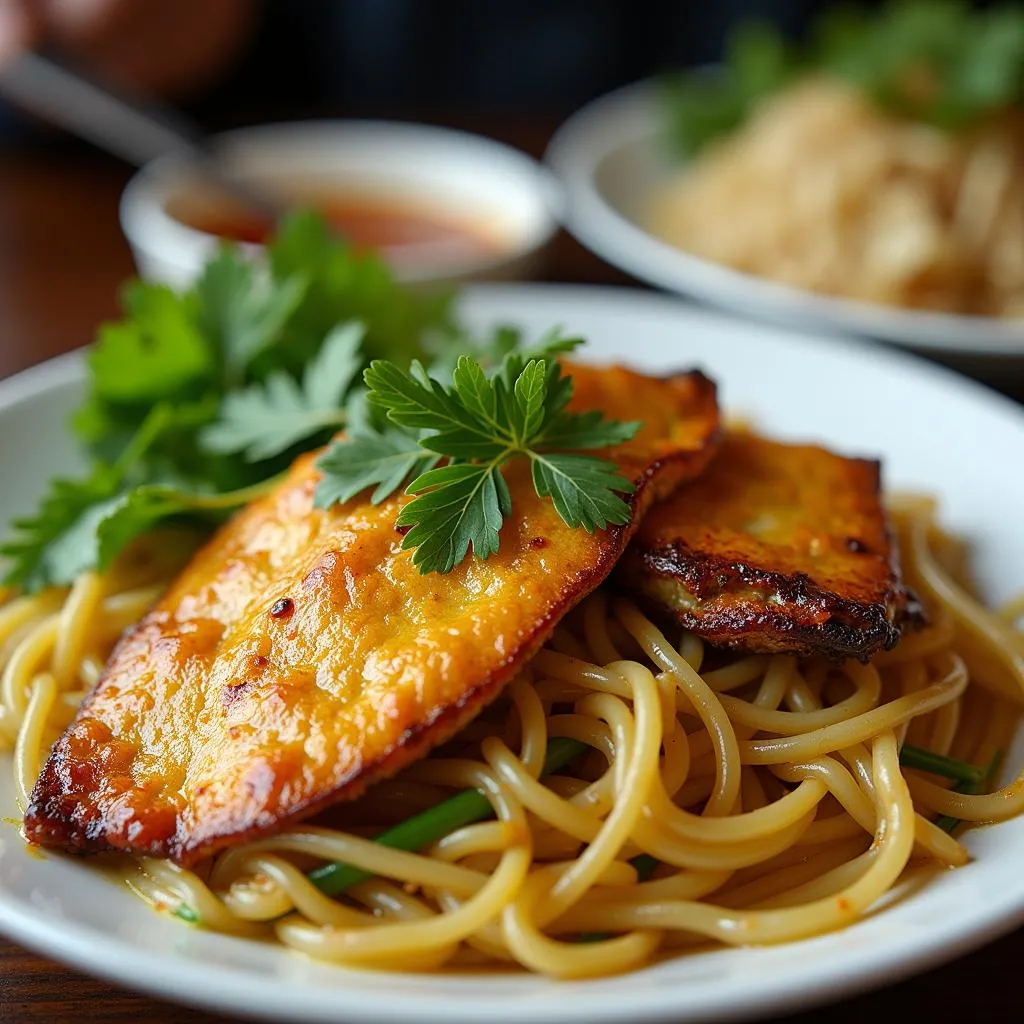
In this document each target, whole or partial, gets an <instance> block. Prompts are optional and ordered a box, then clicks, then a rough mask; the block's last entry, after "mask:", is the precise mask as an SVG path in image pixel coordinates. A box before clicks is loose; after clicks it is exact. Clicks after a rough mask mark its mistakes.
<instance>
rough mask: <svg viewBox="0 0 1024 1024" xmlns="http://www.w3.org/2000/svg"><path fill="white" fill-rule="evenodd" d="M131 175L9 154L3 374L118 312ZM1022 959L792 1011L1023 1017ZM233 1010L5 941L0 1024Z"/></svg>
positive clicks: (992, 948) (582, 263)
mask: <svg viewBox="0 0 1024 1024" xmlns="http://www.w3.org/2000/svg"><path fill="white" fill-rule="evenodd" d="M472 127H478V128H484V129H485V130H489V133H490V134H492V135H498V136H504V137H505V138H506V139H507V141H510V142H512V143H514V144H517V145H519V146H520V147H522V148H524V149H527V150H530V151H532V152H534V153H539V151H540V150H541V148H542V146H543V142H544V139H545V138H546V136H547V134H548V132H547V129H546V128H544V129H540V128H538V126H536V125H515V124H511V123H510V124H508V125H503V126H498V127H499V129H500V130H495V125H494V124H488V125H486V126H484V125H476V126H472ZM126 179H127V172H126V171H125V169H124V168H122V167H121V166H120V165H117V164H115V163H113V162H110V161H107V160H105V159H103V158H100V157H96V156H93V155H91V154H89V153H85V152H84V151H78V150H67V151H63V150H56V151H50V152H45V153H40V152H36V153H31V152H24V153H4V154H2V155H0V377H5V376H8V375H9V374H12V373H15V372H17V371H18V370H21V369H24V368H25V367H28V366H31V365H32V364H34V363H37V362H40V361H42V360H44V359H48V358H50V357H51V356H54V355H57V354H59V353H61V352H66V351H68V350H69V349H73V348H77V347H79V346H81V345H84V344H86V343H87V342H88V341H89V340H90V338H91V336H92V333H93V330H94V328H95V326H96V324H97V323H99V322H100V321H101V320H103V319H105V318H108V317H111V316H113V315H114V314H115V313H116V311H117V290H118V285H119V283H120V282H121V281H123V280H124V279H125V278H126V277H128V276H129V275H130V274H131V273H132V264H131V257H130V254H129V252H128V248H127V246H126V244H125V242H124V240H123V238H122V237H121V234H120V231H119V228H118V221H117V203H118V197H119V195H120V191H121V188H122V187H123V185H124V182H125V180H126ZM547 276H548V277H549V278H550V279H552V280H559V281H574V282H595V283H601V284H628V283H630V282H629V280H628V279H627V278H626V277H625V276H624V275H622V274H620V273H618V272H617V271H614V270H612V269H611V268H609V267H607V266H605V265H604V264H602V263H601V262H600V261H599V260H598V259H597V258H596V257H594V256H591V255H590V254H588V253H587V252H585V251H584V250H583V249H582V248H580V247H579V246H578V245H577V244H576V243H575V242H573V241H572V240H571V239H569V238H567V237H562V238H560V239H559V240H558V242H557V244H556V246H555V249H554V253H553V258H552V262H551V265H550V270H549V272H548V275H547ZM1022 864H1024V861H1022ZM993 896H995V894H993ZM2 928H3V923H2V921H0V931H2ZM1021 963H1024V930H1020V931H1018V932H1016V933H1015V934H1012V935H1010V936H1008V937H1006V938H1003V939H1000V940H999V941H997V942H994V943H992V944H991V945H989V946H987V947H986V948H984V949H982V950H980V951H979V952H977V953H974V954H972V955H970V956H966V957H962V958H960V959H957V960H954V961H953V962H952V963H950V964H948V965H946V966H944V967H941V968H938V969H936V970H933V971H931V972H929V973H927V974H923V975H920V976H918V977H916V978H913V979H911V980H909V981H905V982H903V983H902V984H899V985H896V986H891V987H888V988H884V989H881V990H880V991H878V992H875V993H873V994H869V995H865V996H860V997H857V998H853V999H849V1000H846V1001H845V1002H843V1003H842V1004H841V1005H839V1006H834V1007H830V1008H828V1009H827V1010H820V1011H812V1012H810V1013H805V1014H801V1015H799V1016H796V1017H791V1018H788V1019H789V1020H790V1021H792V1022H794V1024H795V1022H803V1024H806V1022H809V1021H812V1020H818V1019H826V1018H827V1019H828V1020H829V1021H830V1022H841V1024H845V1022H848V1021H849V1022H853V1021H863V1020H872V1019H875V1020H889V1019H895V1018H897V1017H903V1018H907V1019H911V1018H924V1017H926V1016H928V1017H931V1018H932V1019H934V1020H937V1021H945V1020H953V1019H965V1020H991V1021H1003V1020H1005V1021H1010V1020H1018V1019H1020V1015H1021V1002H1020V995H1019V992H1020V990H1019V987H1018V985H1019V979H1018V978H1017V974H1016V972H1017V970H1019V969H1020V965H1021ZM680 998H681V999H685V994H683V993H681V994H680ZM225 1019H226V1018H223V1017H214V1016H210V1015H207V1014H203V1013H199V1012H196V1011H192V1010H185V1009H180V1008H178V1007H175V1006H171V1005H169V1004H167V1003H163V1002H160V1001H158V1000H154V999H149V998H147V997H145V996H140V995H135V994H132V993H130V992H126V991H124V990H122V989H119V988H116V987H114V986H112V985H108V984H106V983H105V982H100V981H94V980H92V979H90V978H87V977H85V976H83V975H82V974H79V973H78V972H77V971H74V970H70V969H68V968H65V967H62V966H59V965H57V964H54V963H52V962H50V961H48V960H46V959H45V958H42V957H39V956H35V955H34V954H31V953H28V952H26V951H24V950H22V949H20V948H19V947H18V946H16V945H15V944H13V943H9V942H6V941H4V940H2V939H0V1024H53V1022H64V1021H75V1022H102V1021H132V1022H140V1024H141V1022H152V1024H183V1022H185V1021H189V1022H197V1024H212V1022H214V1021H216V1020H225Z"/></svg>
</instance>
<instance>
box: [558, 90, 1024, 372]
mask: <svg viewBox="0 0 1024 1024" xmlns="http://www.w3.org/2000/svg"><path fill="white" fill-rule="evenodd" d="M664 120H665V119H664V116H663V113H662V111H661V105H660V103H659V97H658V89H657V85H656V83H654V82H650V81H648V82H640V83H637V84H636V85H632V86H629V87H627V88H625V89H621V90H619V91H617V92H614V93H611V94H609V95H608V96H604V97H602V98H601V99H598V100H595V101H594V102H593V103H591V104H589V105H588V106H586V107H584V108H583V109H582V110H580V111H579V112H578V113H576V114H574V115H573V116H572V117H571V118H570V119H569V120H568V121H567V122H566V123H565V124H564V125H563V126H562V127H561V128H560V129H559V130H558V131H557V132H556V134H555V136H554V138H553V139H552V141H551V144H550V146H549V147H548V151H547V153H546V154H545V157H544V159H545V161H546V162H547V163H548V164H549V165H550V166H551V167H552V169H553V170H554V171H555V172H556V173H557V174H558V175H559V177H560V178H561V179H562V183H563V185H564V186H565V193H566V195H565V202H566V207H565V214H564V216H565V223H566V226H567V227H568V228H569V230H570V231H571V232H572V233H573V234H574V235H576V236H577V237H578V238H579V239H580V241H581V242H583V244H584V245H586V246H588V247H589V248H591V249H593V251H594V252H596V253H597V254H598V255H599V256H601V257H602V258H603V259H605V260H607V261H608V262H609V263H612V264H614V265H615V266H617V267H619V268H620V269H622V270H625V271H626V272H627V273H629V274H632V275H633V276H635V277H637V278H639V279H640V280H642V281H647V282H648V283H650V284H654V285H657V286H658V287H660V288H667V289H668V290H669V291H673V292H678V293H679V294H682V295H688V296H692V297H693V298H697V299H700V300H703V301H706V302H710V303H714V304H715V305H718V306H721V307H723V308H725V309H728V310H731V311H734V312H737V313H742V314H744V315H747V316H752V317H756V318H759V319H764V320H770V321H773V322H776V323H782V324H786V325H788V326H792V327H798V328H801V329H804V330H819V331H830V332H833V333H835V332H841V333H844V334H856V335H862V336H865V337H869V338H875V339H878V340H881V341H887V342H892V343H894V344H897V345H905V346H907V347H910V348H914V349H918V350H921V351H928V352H931V353H934V354H936V355H945V356H946V357H947V358H949V357H953V358H956V357H961V358H963V357H966V358H967V359H968V360H969V361H970V364H973V365H974V366H975V367H979V366H980V367H982V368H984V366H985V365H986V364H988V368H989V369H990V370H991V369H994V368H995V367H994V366H993V365H992V364H996V365H998V364H1005V363H1008V362H1017V363H1020V364H1024V320H1018V321H1003V320H997V319H995V318H993V317H968V316H953V315H950V314H946V313H923V312H916V311H910V310H901V309H894V308H891V307H887V306H880V305H871V304H868V303H864V302H854V301H851V300H847V299H838V298H832V297H830V296H827V295H818V294H815V293H813V292H809V291H805V290H802V289H798V288H792V287H789V286H787V285H783V284H778V283H776V282H773V281H769V280H768V279H767V278H763V277H757V276H754V275H752V274H745V273H741V272H740V271H737V270H732V269H730V268H729V267H726V266H724V265H722V264H719V263H713V262H711V261H709V260H705V259H702V258H701V257H699V256H693V255H690V254H689V253H686V252H684V251H682V250H681V249H677V248H675V247H674V246H672V245H669V244H668V243H667V242H664V241H662V240H661V239H658V238H655V237H654V236H653V235H651V234H650V233H649V232H648V231H647V230H646V229H645V228H644V227H643V226H642V224H641V222H640V220H641V217H642V210H643V206H644V202H645V200H646V198H647V196H648V194H649V192H650V189H651V186H652V185H653V184H654V183H655V182H657V181H658V180H659V179H662V178H664V177H666V176H668V175H669V174H671V173H672V172H673V162H672V160H671V158H670V151H669V146H668V143H667V139H666V130H665V123H664ZM674 169H675V171H676V172H678V165H675V168H674ZM961 365H964V364H963V363H962V362H961Z"/></svg>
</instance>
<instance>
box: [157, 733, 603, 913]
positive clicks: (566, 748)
mask: <svg viewBox="0 0 1024 1024" xmlns="http://www.w3.org/2000/svg"><path fill="white" fill-rule="evenodd" d="M586 750H587V746H586V744H585V743H581V742H580V741H579V740H573V739H569V738H567V737H556V738H555V739H552V740H551V741H550V742H549V743H548V749H547V751H546V753H545V756H544V766H543V767H542V769H541V776H545V775H551V774H553V773H554V772H556V771H558V770H559V769H560V768H564V767H565V766H566V765H567V764H568V763H569V762H570V761H571V760H572V759H573V758H574V757H577V756H578V755H579V754H582V753H584V752H585V751H586ZM493 816H494V809H493V808H492V806H491V802H490V800H488V799H487V797H486V796H484V794H483V793H481V792H479V791H478V790H475V789H467V790H465V791H464V792H462V793H458V794H456V795H455V796H453V797H450V798H449V799H448V800H445V801H444V802H443V803H439V804H437V806H435V807H431V808H429V809H428V810H426V811H421V812H420V813H419V814H416V815H414V816H413V817H411V818H409V819H407V820H406V821H403V822H402V823H401V824H400V825H395V826H394V827H393V828H389V829H388V830H387V831H386V832H382V833H381V834H380V835H379V836H377V837H376V838H375V839H374V842H375V843H380V845H381V846H388V847H391V848H392V849H394V850H410V851H416V850H422V849H423V848H424V847H427V846H430V844H431V843H436V842H437V841H438V840H439V839H443V838H444V837H445V836H447V835H450V834H451V833H452V832H454V831H455V830H456V829H460V828H462V827H463V826H465V825H472V824H473V823H474V822H477V821H485V820H486V819H488V818H491V817H493ZM306 877H307V878H308V879H309V880H310V881H311V882H312V883H313V885H315V886H316V887H317V888H318V889H319V890H320V891H321V892H323V893H326V894H327V895H328V896H340V895H341V894H342V893H343V892H345V891H346V890H347V889H351V888H352V886H354V885H358V884H359V883H360V882H365V881H366V880H367V879H368V878H373V877H374V876H373V872H372V871H363V870H362V869H361V868H355V867H352V865H351V864H340V863H336V864H324V865H322V866H320V867H318V868H314V869H313V870H312V871H310V872H308V874H307V875H306ZM175 915H176V916H177V917H180V918H181V919H182V920H183V921H188V922H189V923H191V924H198V923H199V920H200V918H199V915H198V914H197V913H196V912H195V911H194V910H193V909H192V908H191V907H189V906H187V905H184V904H183V905H182V906H180V907H178V909H177V910H176V911H175Z"/></svg>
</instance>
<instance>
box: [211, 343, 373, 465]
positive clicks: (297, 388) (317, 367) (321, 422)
mask: <svg viewBox="0 0 1024 1024" xmlns="http://www.w3.org/2000/svg"><path fill="white" fill-rule="evenodd" d="M363 334H364V329H363V325H362V324H359V323H348V324H342V325H341V326H339V327H336V328H335V329H334V330H333V331H332V332H331V333H330V334H329V335H328V336H327V338H326V340H325V341H324V343H323V347H322V348H321V349H320V352H319V353H318V355H317V356H316V357H315V358H314V359H313V360H311V361H310V362H309V363H308V364H307V366H306V369H305V372H304V373H303V375H302V383H301V385H300V384H298V383H297V382H296V381H295V380H294V379H293V378H292V377H291V376H290V375H289V374H287V373H285V372H283V371H280V370H279V371H276V372H274V373H272V374H270V375H269V376H268V377H267V379H266V381H264V382H263V383H262V384H253V385H252V386H251V387H248V388H246V389H245V390H243V391H232V392H229V393H228V394H226V395H225V396H224V400H223V403H222V405H221V419H220V420H218V421H217V422H216V423H213V424H211V425H210V426H208V427H207V428H206V429H205V430H204V431H203V433H202V435H201V442H202V445H203V447H204V448H205V449H206V450H207V451H211V452H220V453H221V454H231V453H234V452H242V453H243V454H244V456H245V458H246V459H247V460H248V461H249V462H259V461H261V460H263V459H269V458H272V457H273V456H275V455H280V453H281V452H283V451H286V450H287V449H288V448H291V447H292V446H293V445H295V444H297V443H298V442H299V441H304V440H306V439H307V438H309V437H312V436H313V435H316V434H319V433H321V432H322V431H323V430H324V429H325V428H331V427H340V426H342V425H343V424H344V423H345V414H344V412H343V411H342V408H341V406H342V398H343V397H344V395H345V392H346V391H347V390H348V389H349V386H350V385H351V383H352V381H353V379H354V378H355V376H356V374H357V373H358V372H359V370H360V369H362V366H363V359H362V355H361V352H360V344H361V342H362V339H363Z"/></svg>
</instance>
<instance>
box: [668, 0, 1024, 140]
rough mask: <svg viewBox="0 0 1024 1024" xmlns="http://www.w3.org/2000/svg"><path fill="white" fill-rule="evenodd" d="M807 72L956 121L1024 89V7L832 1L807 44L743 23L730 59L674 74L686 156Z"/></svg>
mask: <svg viewBox="0 0 1024 1024" xmlns="http://www.w3.org/2000/svg"><path fill="white" fill-rule="evenodd" d="M798 74H824V75H831V76H834V77H838V78H841V79H844V80H846V81H848V82H851V83H852V84H854V85H855V86H857V87H858V88H859V89H860V90H861V91H863V92H864V93H865V94H866V95H867V96H869V97H870V98H871V99H872V100H873V101H874V102H875V103H877V104H878V105H879V106H880V107H882V108H883V109H885V110H888V111H891V112H893V113H895V114H897V115H899V116H902V117H907V118H911V119H913V120H916V121H921V122H923V123H925V124H930V125H933V126H935V127H939V128H943V129H946V130H950V131H956V130H960V129H963V128H966V127H967V126H969V125H971V124H973V123H975V122H977V121H979V120H981V119H982V118H984V117H986V116H989V115H992V114H997V113H999V112H1000V111H1003V110H1006V109H1009V108H1011V107H1015V106H1017V105H1018V104H1019V103H1020V101H1021V97H1022V95H1024V9H1022V8H1021V7H1019V6H1009V5H1008V6H1003V7H993V8H990V9H987V10H977V9H975V8H973V7H972V6H971V5H970V4H968V3H965V2H962V0H902V2H900V0H896V2H891V3H889V4H887V5H886V6H885V7H884V8H883V9H882V10H881V11H878V12H867V11H862V10H858V9H857V8H856V7H839V8H833V9H832V10H830V11H828V12H827V13H826V14H825V15H824V16H823V17H822V18H821V20H820V21H819V23H818V24H817V26H816V27H815V30H814V31H813V32H812V33H811V37H810V41H809V42H808V43H806V44H805V45H802V46H796V45H791V44H789V43H787V42H786V40H785V39H784V38H783V37H782V35H781V33H779V31H778V30H777V29H775V28H774V27H773V26H771V25H767V24H762V23H758V24H745V25H740V26H739V27H738V28H737V29H736V30H735V31H734V32H733V33H732V34H731V35H730V37H729V39H728V40H727V43H726V47H725V55H724V60H723V62H722V66H721V67H720V68H717V69H715V70H713V71H695V72H690V73H687V74H683V75H677V76H674V77H672V78H671V79H669V81H668V83H667V88H666V104H667V111H668V118H669V134H670V138H671V141H672V144H673V146H674V147H675V149H676V150H677V151H678V152H679V153H681V154H682V155H684V156H692V155H694V154H695V153H697V152H699V151H700V150H701V149H702V148H703V147H704V146H705V145H706V144H707V143H709V142H710V141H712V140H713V139H715V138H717V137H719V136H722V135H725V134H728V133H729V132H732V131H734V130H735V129H736V128H738V127H739V126H740V125H741V124H742V123H743V122H744V121H746V120H747V118H748V117H749V116H750V114H751V112H752V111H753V110H754V108H755V107H756V106H757V105H758V103H760V102H761V101H762V100H763V99H764V98H765V97H767V96H769V95H771V94H772V93H775V92H777V91H778V90H780V89H781V88H782V87H784V86H785V85H787V84H789V83H790V82H791V81H792V80H793V79H794V78H795V77H796V76H797V75H798Z"/></svg>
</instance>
